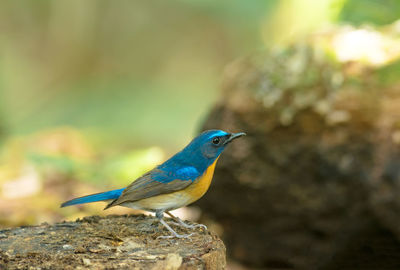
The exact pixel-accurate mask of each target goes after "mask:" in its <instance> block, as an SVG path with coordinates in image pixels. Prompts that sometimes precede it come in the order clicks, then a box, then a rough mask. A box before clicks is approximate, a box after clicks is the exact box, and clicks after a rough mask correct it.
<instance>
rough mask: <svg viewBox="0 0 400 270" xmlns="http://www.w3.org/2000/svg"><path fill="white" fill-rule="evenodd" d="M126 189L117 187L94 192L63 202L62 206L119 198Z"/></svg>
mask: <svg viewBox="0 0 400 270" xmlns="http://www.w3.org/2000/svg"><path fill="white" fill-rule="evenodd" d="M124 189H125V188H121V189H115V190H110V191H106V192H101V193H96V194H92V195H87V196H83V197H79V198H75V199H72V200H69V201H66V202H64V203H63V204H61V207H65V206H70V205H75V204H82V203H91V202H99V201H106V200H112V199H117V198H118V197H119V196H121V194H122V191H124Z"/></svg>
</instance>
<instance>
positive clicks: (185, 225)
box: [165, 211, 207, 230]
mask: <svg viewBox="0 0 400 270" xmlns="http://www.w3.org/2000/svg"><path fill="white" fill-rule="evenodd" d="M165 213H166V214H167V215H168V216H170V217H172V218H173V219H174V220H175V221H178V223H176V222H172V224H174V225H177V226H183V227H185V228H188V229H194V228H203V229H204V230H207V226H206V225H203V224H195V225H190V224H186V223H185V222H183V220H182V219H180V218H178V217H176V216H174V215H173V214H171V213H170V212H169V211H166V212H165Z"/></svg>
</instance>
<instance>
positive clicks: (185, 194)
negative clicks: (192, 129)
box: [61, 129, 246, 238]
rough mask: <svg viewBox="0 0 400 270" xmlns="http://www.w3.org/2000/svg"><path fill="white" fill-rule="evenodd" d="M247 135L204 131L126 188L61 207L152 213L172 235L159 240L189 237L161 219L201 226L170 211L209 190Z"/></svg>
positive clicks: (182, 224) (79, 199)
mask: <svg viewBox="0 0 400 270" xmlns="http://www.w3.org/2000/svg"><path fill="white" fill-rule="evenodd" d="M244 135H246V134H245V133H244V132H239V133H229V132H226V131H223V130H216V129H213V130H207V131H204V132H202V133H201V134H200V135H198V136H197V137H195V138H194V139H193V140H192V141H191V142H190V143H189V144H188V145H187V146H186V147H184V148H183V149H182V150H181V151H180V152H178V153H176V154H175V155H173V156H172V157H171V158H169V159H168V160H166V161H165V162H164V163H162V164H161V165H158V166H156V167H155V168H154V169H152V170H150V171H149V172H147V173H145V174H143V175H142V176H141V177H139V178H137V179H136V180H134V181H133V182H132V183H131V184H130V185H129V186H127V187H126V188H121V189H115V190H111V191H106V192H101V193H96V194H91V195H87V196H83V197H79V198H75V199H72V200H69V201H66V202H64V203H62V204H61V207H66V206H70V205H76V204H85V203H92V202H99V201H106V202H108V204H107V206H106V207H105V208H104V210H105V209H108V208H110V207H114V206H117V205H119V206H123V207H128V208H132V209H137V210H144V211H148V212H152V213H155V216H156V218H157V219H158V220H159V221H160V223H161V224H162V225H163V226H164V227H165V228H166V229H167V230H168V231H169V232H170V233H171V234H170V235H167V236H159V237H158V238H175V237H176V238H190V236H191V235H192V233H191V234H178V233H177V232H176V231H175V230H173V229H172V228H171V227H170V226H169V225H168V223H167V222H166V221H165V220H164V219H163V217H164V213H165V214H167V215H169V216H170V217H171V218H172V219H174V220H175V221H178V223H176V222H173V224H175V225H180V226H183V227H185V228H197V227H203V228H205V229H207V227H206V226H205V225H202V224H197V225H189V224H186V223H185V222H183V221H182V220H181V219H179V218H177V217H175V216H174V215H172V214H171V213H170V211H172V210H175V209H178V208H181V207H183V206H186V205H189V204H191V203H193V202H195V201H197V200H198V199H200V198H201V197H202V196H203V195H204V194H205V193H206V192H207V190H208V188H209V186H210V184H211V181H212V178H213V174H214V169H215V165H216V163H217V161H218V159H219V157H220V155H221V154H222V152H223V151H224V150H225V148H226V147H227V146H228V144H230V143H231V142H232V141H233V140H235V139H237V138H239V137H242V136H244Z"/></svg>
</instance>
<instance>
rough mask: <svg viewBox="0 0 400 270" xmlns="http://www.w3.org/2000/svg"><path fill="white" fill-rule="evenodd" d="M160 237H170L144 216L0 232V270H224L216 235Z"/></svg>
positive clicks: (202, 233) (101, 219)
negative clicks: (166, 237)
mask: <svg viewBox="0 0 400 270" xmlns="http://www.w3.org/2000/svg"><path fill="white" fill-rule="evenodd" d="M178 231H179V229H178ZM180 232H182V231H180ZM185 233H187V232H185ZM161 234H168V232H167V231H166V230H164V229H163V228H162V227H161V226H160V225H159V222H158V221H157V220H156V219H155V218H153V217H146V216H143V215H141V216H108V217H105V218H102V217H98V216H93V217H87V218H84V219H82V220H77V221H76V222H63V223H57V224H54V225H48V224H43V225H40V226H33V227H19V228H13V229H7V230H2V231H0V269H77V268H79V267H80V268H81V269H225V264H226V262H225V247H224V244H223V243H222V241H221V240H219V239H218V237H217V236H216V235H214V234H211V233H209V232H205V231H201V230H196V234H194V235H193V236H192V238H191V239H192V240H189V239H159V240H158V239H156V238H157V236H159V235H161ZM32 267H33V268H32Z"/></svg>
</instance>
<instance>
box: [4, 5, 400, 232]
mask: <svg viewBox="0 0 400 270" xmlns="http://www.w3.org/2000/svg"><path fill="white" fill-rule="evenodd" d="M399 14H400V1H397V0H385V1H381V0H364V1H362V0H347V1H346V0H325V1H324V0H322V1H316V0H298V1H296V0H292V1H290V0H282V1H278V0H270V1H266V0H253V1H240V0H221V1H210V0H191V1H190V0H171V1H160V0H158V1H157V0H151V1H127V0H124V1H122V0H117V1H104V0H96V1H94V0H85V1H81V0H68V1H67V0H64V1H48V0H32V1H27V0H26V1H2V2H0V30H1V31H0V227H7V226H16V225H26V224H36V223H40V222H44V221H47V222H53V221H59V220H62V219H65V218H66V219H73V218H76V217H80V216H84V215H87V214H99V213H101V212H102V207H101V206H99V205H85V206H81V207H71V208H66V209H59V204H60V203H61V202H62V201H64V200H67V199H69V198H72V197H74V196H81V195H85V194H87V193H90V192H98V191H103V190H106V189H108V188H114V187H122V186H124V185H127V184H128V183H130V182H131V181H132V180H133V179H135V178H136V177H138V176H140V174H142V173H143V172H144V171H146V170H148V169H151V168H152V167H153V166H154V165H156V164H158V163H160V162H162V161H163V160H165V159H166V158H167V157H168V156H169V155H171V154H173V153H174V152H175V151H177V150H179V149H180V148H181V147H182V146H184V145H186V144H187V143H188V142H189V140H190V139H191V138H192V136H194V135H195V134H196V133H197V131H198V128H199V126H200V124H201V123H202V119H204V118H205V117H206V116H207V112H208V111H209V110H210V109H211V108H212V106H213V104H214V103H215V102H216V101H217V99H219V98H223V97H221V94H220V93H219V91H218V89H219V82H220V79H221V77H222V74H223V72H224V67H225V66H226V65H227V64H229V63H230V62H232V61H234V60H235V59H237V58H239V57H242V56H246V55H250V54H252V53H254V52H257V51H262V50H266V49H268V48H273V47H284V46H285V45H286V44H288V43H289V42H292V41H296V40H301V39H302V37H304V36H305V35H307V34H309V33H311V32H313V31H316V30H318V29H323V28H324V27H329V25H335V24H352V25H355V26H359V25H373V26H384V25H387V24H390V23H393V22H394V21H396V20H397V19H398V17H399ZM127 211H129V210H126V209H117V208H116V209H111V210H109V211H107V213H106V214H109V213H126V212H127Z"/></svg>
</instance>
